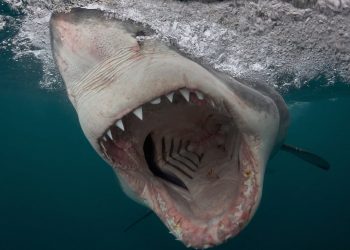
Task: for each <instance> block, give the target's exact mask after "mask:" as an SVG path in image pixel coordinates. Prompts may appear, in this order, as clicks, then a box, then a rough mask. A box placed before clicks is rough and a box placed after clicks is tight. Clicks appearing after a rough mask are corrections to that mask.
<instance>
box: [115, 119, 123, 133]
mask: <svg viewBox="0 0 350 250" xmlns="http://www.w3.org/2000/svg"><path fill="white" fill-rule="evenodd" d="M115 125H116V126H117V127H118V128H120V129H121V130H123V131H125V129H124V124H123V121H122V120H121V119H120V120H118V121H117V122H116V123H115Z"/></svg>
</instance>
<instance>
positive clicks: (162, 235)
mask: <svg viewBox="0 0 350 250" xmlns="http://www.w3.org/2000/svg"><path fill="white" fill-rule="evenodd" d="M5 32H6V34H5ZM9 35H11V32H10V33H8V31H6V30H5V31H4V32H2V33H1V32H0V41H1V39H4V37H6V36H9ZM0 52H1V54H0V140H1V144H0V250H49V249H50V250H51V249H59V250H62V249H65V250H73V249H83V250H94V249H96V250H97V249H98V250H112V249H135V250H136V249H169V250H171V249H185V248H184V247H183V245H182V244H181V243H180V242H178V241H175V239H174V237H173V236H172V235H170V234H169V233H168V230H167V229H166V228H165V226H163V225H162V223H160V221H159V220H158V219H157V218H156V217H155V216H152V217H149V218H147V219H146V220H144V221H143V222H142V223H141V224H139V225H137V226H136V227H134V228H133V229H132V230H130V231H129V232H127V233H123V228H124V227H125V226H126V225H128V224H129V223H130V222H131V221H133V220H134V219H136V218H138V217H139V216H141V215H142V214H143V213H144V212H145V211H146V209H145V208H143V207H141V206H140V205H138V204H136V203H134V202H133V201H131V200H130V199H128V198H127V197H126V196H125V195H124V194H123V193H122V191H121V189H120V188H119V186H118V183H117V180H116V177H115V176H114V173H113V172H112V169H111V168H110V167H109V166H108V165H107V164H106V163H104V162H103V161H102V159H100V158H99V157H98V156H97V154H96V153H95V152H94V151H93V149H92V148H91V147H90V145H89V144H88V142H87V140H86V138H85V137H84V135H83V133H82V131H81V129H80V126H79V123H78V120H77V116H76V114H75V111H74V110H73V107H72V106H71V104H70V103H69V101H68V99H67V97H66V95H65V92H64V90H55V91H49V90H44V89H41V88H40V87H39V84H38V82H39V81H40V77H41V65H40V62H39V61H36V60H35V59H33V58H31V57H28V58H23V59H21V60H20V61H18V62H14V61H13V60H11V58H12V56H13V55H12V54H11V53H10V52H9V51H5V50H2V51H0ZM320 85H323V82H322V79H319V80H316V81H314V82H313V83H311V84H310V86H309V87H304V88H302V89H299V90H294V91H290V92H288V93H287V94H285V97H286V100H287V101H288V103H289V104H290V107H291V116H292V122H291V126H290V130H289V135H288V139H287V142H288V143H291V144H295V145H298V146H300V147H304V148H307V149H310V150H312V151H313V152H315V153H317V154H319V155H321V156H323V157H325V158H326V159H328V160H329V162H330V163H331V165H332V169H331V170H330V171H329V172H325V171H321V170H319V169H317V168H315V167H313V166H311V165H309V164H307V163H305V162H302V161H301V160H298V159H296V158H295V157H294V156H292V155H289V154H287V153H284V152H279V153H278V154H277V155H276V156H275V157H274V158H273V159H272V160H271V161H270V163H269V164H268V168H267V174H266V176H265V182H264V185H265V186H264V191H263V197H262V202H261V205H260V208H259V209H258V212H257V214H256V216H255V217H254V218H253V220H252V222H251V223H250V224H249V225H248V227H247V228H246V229H245V230H244V231H243V232H242V233H241V234H240V235H239V236H238V237H236V238H234V239H232V240H230V241H229V242H228V243H226V244H224V245H222V246H220V247H218V248H216V249H230V250H233V249H242V250H248V249H249V250H259V249H264V250H265V249H266V250H273V249H278V250H280V249H285V250H295V249H300V250H304V249H305V250H307V249H308V250H313V249H315V250H316V249H317V250H349V249H350V181H349V180H350V164H349V159H350V87H347V86H346V85H344V84H342V83H340V82H337V83H335V84H334V85H333V86H327V87H320ZM296 102H298V104H296Z"/></svg>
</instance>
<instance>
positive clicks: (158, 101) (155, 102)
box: [151, 97, 161, 104]
mask: <svg viewBox="0 0 350 250" xmlns="http://www.w3.org/2000/svg"><path fill="white" fill-rule="evenodd" d="M160 102H161V100H160V97H158V98H156V99H154V100H153V101H151V103H152V104H159V103H160Z"/></svg>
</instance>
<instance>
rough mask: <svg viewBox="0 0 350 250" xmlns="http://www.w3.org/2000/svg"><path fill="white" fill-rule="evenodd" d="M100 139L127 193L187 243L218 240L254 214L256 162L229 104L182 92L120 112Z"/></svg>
mask: <svg viewBox="0 0 350 250" xmlns="http://www.w3.org/2000/svg"><path fill="white" fill-rule="evenodd" d="M98 144H99V145H100V150H101V152H102V154H103V155H104V157H105V158H106V159H107V160H108V161H109V162H110V164H111V165H112V166H113V167H114V168H115V169H116V171H117V172H118V174H119V176H120V179H121V180H120V181H121V182H126V183H127V184H128V185H127V186H128V187H129V188H130V190H126V191H127V192H131V193H132V194H133V196H136V197H138V198H139V199H141V200H143V201H144V203H145V204H147V205H148V206H149V207H150V208H152V209H153V210H154V211H155V212H156V213H157V215H158V216H159V217H160V218H161V219H162V220H163V221H164V223H165V224H166V225H167V226H168V227H169V229H170V230H171V232H172V233H173V234H175V236H176V237H178V238H179V239H181V240H182V241H184V242H185V243H187V244H188V245H191V246H194V247H209V246H212V245H216V244H219V243H221V242H222V241H224V240H225V239H228V238H230V237H232V235H235V234H237V233H238V232H239V231H240V229H241V228H242V227H243V226H244V225H245V224H246V223H247V222H248V221H249V219H250V218H251V216H252V214H251V213H252V210H253V207H254V205H255V203H256V201H257V199H258V192H259V191H258V181H257V176H258V174H257V173H256V169H257V168H256V161H255V160H254V157H253V154H252V153H251V151H250V148H249V147H248V146H247V144H246V142H245V140H244V136H243V135H242V132H241V131H240V130H239V128H238V126H237V124H236V123H235V120H234V119H233V118H232V117H231V115H230V112H229V109H228V107H227V105H226V104H225V103H224V102H220V103H219V102H216V100H215V99H214V98H212V97H211V96H208V95H206V94H203V93H201V92H200V91H198V90H189V89H186V88H181V89H177V90H175V91H173V92H170V93H167V94H165V95H163V96H160V97H158V98H156V99H154V100H153V101H149V102H147V103H144V104H143V105H142V106H139V107H138V108H136V109H135V110H133V112H130V113H128V114H126V115H124V116H123V117H122V118H120V117H119V119H118V120H116V121H115V122H114V123H113V124H111V125H110V127H109V128H107V129H106V131H105V133H104V134H103V135H102V136H101V137H100V138H99V139H98ZM124 186H125V185H124Z"/></svg>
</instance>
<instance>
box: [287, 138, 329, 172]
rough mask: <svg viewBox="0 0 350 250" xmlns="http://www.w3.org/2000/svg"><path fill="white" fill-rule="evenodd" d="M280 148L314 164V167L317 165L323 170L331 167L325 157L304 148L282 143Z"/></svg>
mask: <svg viewBox="0 0 350 250" xmlns="http://www.w3.org/2000/svg"><path fill="white" fill-rule="evenodd" d="M281 149H282V150H283V151H286V152H289V153H292V154H294V155H295V156H297V157H299V158H300V159H302V160H304V161H307V162H309V163H311V164H312V165H315V166H316V167H319V168H321V169H323V170H329V169H330V167H331V166H330V164H329V163H328V162H327V161H326V160H325V159H323V158H322V157H320V156H318V155H316V154H314V153H311V152H308V151H306V150H304V149H301V148H297V147H294V146H291V145H288V144H283V145H282V147H281Z"/></svg>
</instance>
